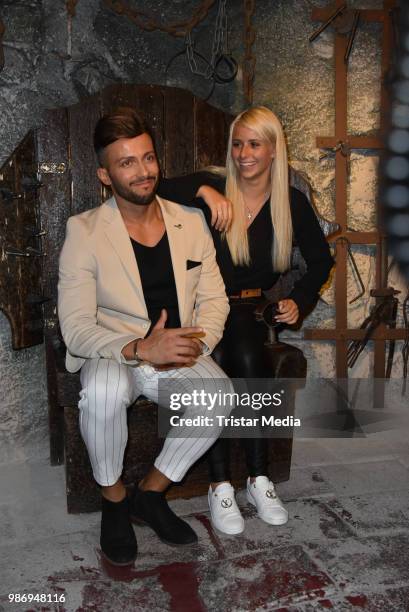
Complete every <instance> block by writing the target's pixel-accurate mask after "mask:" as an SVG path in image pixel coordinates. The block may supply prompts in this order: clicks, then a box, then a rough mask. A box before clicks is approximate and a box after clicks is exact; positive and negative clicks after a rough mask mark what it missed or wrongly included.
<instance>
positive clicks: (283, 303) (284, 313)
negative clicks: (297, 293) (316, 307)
mask: <svg viewBox="0 0 409 612" xmlns="http://www.w3.org/2000/svg"><path fill="white" fill-rule="evenodd" d="M278 310H279V312H280V314H278V315H276V316H275V319H276V321H279V322H280V323H288V324H289V325H291V324H292V323H296V322H297V321H298V317H299V316H300V313H299V310H298V306H297V304H296V303H295V302H294V300H280V301H279V302H278Z"/></svg>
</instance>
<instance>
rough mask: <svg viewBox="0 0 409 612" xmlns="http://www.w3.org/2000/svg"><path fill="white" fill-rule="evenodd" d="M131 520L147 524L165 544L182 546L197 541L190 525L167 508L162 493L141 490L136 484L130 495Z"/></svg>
mask: <svg viewBox="0 0 409 612" xmlns="http://www.w3.org/2000/svg"><path fill="white" fill-rule="evenodd" d="M131 520H132V521H133V522H135V523H141V522H142V523H146V524H147V525H149V527H151V528H152V529H153V530H154V532H155V533H156V534H157V536H158V537H159V539H160V540H162V542H165V544H171V545H174V546H183V545H186V544H193V543H195V542H197V535H196V534H195V532H194V531H193V529H192V528H191V527H190V525H188V524H187V523H186V521H182V519H180V518H179V517H178V516H176V514H175V513H174V512H173V511H172V510H171V509H170V508H169V506H168V502H167V501H166V498H165V494H164V493H159V492H158V491H141V489H139V488H138V487H137V486H136V487H135V488H134V491H133V494H132V497H131Z"/></svg>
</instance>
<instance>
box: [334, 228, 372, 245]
mask: <svg viewBox="0 0 409 612" xmlns="http://www.w3.org/2000/svg"><path fill="white" fill-rule="evenodd" d="M342 237H344V238H347V239H348V240H349V242H350V243H351V244H378V243H379V240H380V237H379V232H378V231H374V232H348V231H346V232H343V231H342V230H341V231H340V232H339V233H336V234H333V235H332V236H330V237H329V238H328V242H329V243H330V244H333V243H335V241H336V240H337V238H342Z"/></svg>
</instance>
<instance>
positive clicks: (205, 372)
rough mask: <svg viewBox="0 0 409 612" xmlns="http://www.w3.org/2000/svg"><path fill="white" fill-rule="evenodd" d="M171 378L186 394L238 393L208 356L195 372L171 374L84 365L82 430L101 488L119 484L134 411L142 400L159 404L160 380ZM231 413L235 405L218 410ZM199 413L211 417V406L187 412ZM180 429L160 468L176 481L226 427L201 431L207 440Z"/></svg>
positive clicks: (107, 363)
mask: <svg viewBox="0 0 409 612" xmlns="http://www.w3.org/2000/svg"><path fill="white" fill-rule="evenodd" d="M166 378H172V379H180V392H181V393H191V392H192V391H193V390H198V391H200V390H201V389H203V390H204V391H205V392H207V393H217V392H218V391H221V392H222V393H232V392H234V389H233V386H232V383H231V381H230V379H229V378H227V376H226V374H225V373H224V372H223V370H221V369H220V368H219V366H218V365H217V364H216V362H215V361H213V359H212V358H211V357H208V356H200V357H199V358H198V360H197V362H196V363H195V365H194V366H193V367H190V368H177V369H172V370H165V371H158V370H155V369H154V368H153V367H152V366H149V365H142V366H139V367H136V368H135V367H130V366H127V365H125V364H123V365H122V364H119V363H117V362H116V361H113V360H111V359H88V360H87V361H86V362H85V364H84V365H83V366H82V368H81V385H82V390H81V392H80V401H79V403H78V408H79V411H80V429H81V435H82V437H83V440H84V442H85V444H86V447H87V450H88V454H89V457H90V461H91V465H92V470H93V474H94V478H95V480H96V481H97V482H98V483H99V484H100V485H101V486H110V485H113V484H115V483H116V482H117V480H118V479H119V478H120V477H121V474H122V468H123V457H124V452H125V447H126V443H127V441H128V427H127V419H126V411H127V408H128V406H130V405H131V404H133V402H134V401H135V400H136V399H137V398H138V397H139V396H140V395H144V396H145V397H147V398H148V399H149V400H152V401H154V402H157V401H158V380H159V379H166ZM199 381H200V383H199ZM216 381H217V383H216ZM223 387H224V388H223ZM230 411H231V407H230V406H226V407H225V408H224V407H220V408H219V407H218V414H225V415H227V414H228V413H229V412H230ZM198 414H203V415H205V414H207V415H208V411H207V409H206V407H192V408H190V407H187V408H186V411H185V413H184V415H183V416H184V417H194V416H197V415H198ZM177 429H178V434H177V435H178V437H172V436H171V435H168V437H167V438H166V439H165V442H164V445H163V448H162V450H161V452H160V454H159V456H158V457H157V458H156V461H155V463H154V465H155V467H156V468H157V469H158V470H159V471H160V472H162V473H163V474H164V475H165V476H166V477H167V478H169V480H172V481H173V482H178V481H180V480H182V478H183V477H184V475H185V474H186V472H187V471H188V469H189V468H190V467H191V466H192V465H193V464H194V463H195V462H196V461H197V460H198V459H199V458H200V457H201V456H202V455H203V454H204V453H205V452H206V451H207V450H208V449H209V448H210V447H211V446H212V444H214V442H215V441H216V439H217V437H218V436H219V435H220V433H221V428H216V427H215V428H211V429H209V428H201V430H200V429H199V433H200V434H201V436H199V437H192V435H191V434H192V428H189V431H186V436H185V437H183V429H182V428H179V427H178V428H177ZM171 432H172V430H171V431H170V433H171Z"/></svg>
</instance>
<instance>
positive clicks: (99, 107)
mask: <svg viewBox="0 0 409 612" xmlns="http://www.w3.org/2000/svg"><path fill="white" fill-rule="evenodd" d="M120 105H122V106H124V105H132V106H135V107H136V108H137V109H138V110H140V111H141V113H142V114H144V115H145V117H146V118H147V120H148V122H149V123H150V125H151V126H152V129H153V133H154V136H155V140H156V146H157V152H158V156H159V161H160V165H161V168H162V172H163V174H164V175H165V176H168V177H169V176H176V175H181V174H187V173H190V172H193V171H194V170H198V169H200V168H203V167H206V166H208V165H210V164H215V165H224V162H225V152H226V151H225V147H226V143H227V137H228V127H229V124H230V121H231V119H232V117H231V116H230V115H228V114H226V113H223V112H222V111H220V110H218V109H216V108H213V107H211V106H210V105H208V104H207V103H205V102H203V101H201V100H199V99H197V98H195V97H194V96H193V95H192V94H191V93H189V92H186V91H183V90H179V89H175V88H167V87H160V86H146V85H143V86H139V85H125V84H123V85H114V86H111V87H109V88H107V89H105V90H104V91H102V92H100V93H99V94H97V95H95V96H92V97H90V98H87V99H85V100H83V101H81V102H80V103H78V104H76V105H74V106H71V107H69V108H66V109H57V110H53V111H49V112H48V113H47V117H46V121H45V123H44V126H43V127H41V128H40V129H38V130H37V131H36V132H35V134H34V137H35V147H32V151H31V153H30V155H28V157H27V154H26V158H27V159H28V161H29V163H30V164H31V166H33V163H34V166H35V168H36V171H38V172H39V175H40V176H41V186H39V185H38V186H37V187H36V188H35V189H34V190H32V193H35V196H36V205H37V207H38V215H37V216H36V215H34V217H33V219H31V221H30V223H31V224H34V225H37V229H38V230H39V233H41V234H44V235H42V237H41V239H40V238H36V240H37V241H40V240H41V244H40V242H38V244H37V243H36V244H35V245H34V246H35V247H36V248H37V250H41V247H42V251H43V252H44V253H45V254H46V256H44V257H42V258H41V261H42V266H39V265H38V259H39V258H38V259H37V260H35V261H36V262H37V263H36V265H37V267H36V274H37V276H36V278H37V277H38V278H39V280H38V278H37V280H38V282H37V281H36V282H37V285H38V287H37V286H36V287H37V288H36V292H37V294H40V295H38V296H37V302H36V303H35V304H34V302H32V306H31V311H30V312H28V314H27V312H26V313H25V319H24V320H25V322H26V323H27V321H26V320H28V319H30V316H31V317H32V318H33V317H35V318H36V319H35V320H36V321H37V328H38V327H39V325H38V321H40V323H41V325H40V328H41V327H43V329H44V341H45V347H46V361H47V385H48V398H49V425H50V458H51V463H52V464H53V465H58V464H61V463H63V462H64V458H65V466H66V479H67V480H66V483H67V506H68V511H69V512H73V513H74V512H86V511H92V510H96V509H97V508H98V507H99V499H100V494H99V491H98V487H97V485H96V484H95V481H94V480H93V477H92V472H91V467H90V463H89V460H88V455H87V452H86V449H85V445H84V443H83V441H82V439H81V436H80V433H79V427H78V410H77V402H78V393H79V390H80V382H79V375H78V374H70V373H68V372H67V371H66V370H65V366H64V356H65V347H64V344H63V342H62V339H61V337H60V334H59V326H58V318H57V312H56V303H57V280H58V257H59V253H60V250H61V247H62V244H63V241H64V236H65V226H66V221H67V219H68V217H69V216H71V215H74V214H77V213H80V212H82V211H83V210H87V209H89V208H92V207H95V206H98V205H99V204H100V203H101V202H102V201H103V200H104V199H106V197H107V194H106V193H104V190H103V188H102V187H101V185H100V183H99V181H98V180H97V177H96V174H95V169H96V165H95V159H94V153H93V149H92V136H93V130H94V126H95V123H96V121H97V120H98V118H99V117H100V116H101V115H102V114H104V113H106V112H109V111H110V110H111V109H113V108H115V107H117V106H120ZM30 138H31V141H33V136H32V135H31V136H30ZM31 141H30V142H31ZM34 149H35V155H36V157H37V159H33V156H34ZM20 157H21V156H20ZM23 157H24V156H23ZM16 159H17V158H16ZM31 166H30V167H31ZM20 174H21V173H19V172H17V171H16V172H15V177H14V179H13V180H12V179H10V180H8V182H6V183H4V185H5V187H6V188H7V189H8V190H9V191H10V188H11V187H12V188H13V189H16V184H17V183H16V181H17V179H18V177H20ZM7 176H8V175H7ZM30 176H31V177H32V180H34V179H35V177H36V176H37V174H36V173H33V171H31V175H30ZM16 177H17V178H16ZM13 181H14V182H13ZM13 185H14V187H13ZM0 186H1V183H0ZM17 188H18V186H17ZM21 188H22V189H23V186H22V187H21ZM0 195H1V194H0ZM24 197H25V196H24ZM27 199H28V200H29V198H28V196H27ZM31 207H32V208H33V204H32V203H31ZM38 218H40V219H41V227H40V224H39V222H38ZM0 239H1V234H0ZM33 265H34V264H32V266H33ZM31 277H32V278H34V277H33V274H32V272H31ZM27 278H30V270H28V271H27ZM27 282H28V281H27ZM41 288H42V291H41ZM0 289H1V286H0ZM22 291H24V289H23V288H22V289H21V290H20V295H21V292H22ZM1 297H2V294H1V292H0V298H1ZM3 302H4V303H3ZM3 302H2V303H0V306H1V307H2V308H3V309H4V307H5V304H6V297H4V299H3ZM42 303H43V308H44V321H43V324H42V321H41V304H42ZM33 304H34V305H33ZM12 310H13V308H12V307H10V311H12ZM30 313H31V314H30ZM33 313H34V314H33ZM39 313H40V314H39ZM31 325H32V324H31ZM23 327H24V326H23V325H20V328H21V329H23ZM17 328H18V326H17ZM29 328H30V323H27V324H26V327H25V328H24V329H26V330H27V329H29ZM27 333H28V332H27ZM27 333H26V336H27ZM42 333H43V330H42V329H40V331H38V330H37V334H33V333H32V337H31V340H30V338H29V339H28V340H27V341H26V344H25V346H30V342H31V344H35V343H36V342H37V343H38V342H41V339H42ZM21 335H23V336H24V334H21V333H20V336H21ZM27 337H28V336H27ZM33 338H34V340H33ZM20 346H24V344H21V343H20ZM16 348H17V346H16ZM272 360H273V363H274V367H273V370H274V375H275V377H291V376H292V377H296V378H305V375H306V360H305V358H304V356H303V354H302V351H300V350H299V349H297V348H295V347H292V346H290V345H282V346H281V347H280V349H279V350H277V351H276V353H275V354H274V355H273V357H272ZM128 427H129V443H128V447H127V451H126V455H125V464H124V481H125V482H126V483H132V482H135V481H136V480H138V479H140V478H141V477H142V476H143V474H144V473H145V472H146V470H147V468H148V466H149V465H151V464H152V461H153V459H154V457H155V456H156V454H157V453H158V450H159V449H160V446H161V444H162V441H161V440H160V439H158V436H157V422H156V406H155V405H153V404H152V403H150V402H148V401H146V400H139V401H137V402H136V403H135V404H134V405H133V406H132V407H131V408H130V409H129V411H128ZM291 449H292V440H291V439H283V440H275V441H274V444H272V445H271V453H270V455H271V472H272V477H273V479H274V480H275V481H276V482H279V481H283V480H287V479H288V478H289V473H290V465H291ZM231 455H232V456H231V465H232V472H233V481H234V482H235V484H239V485H242V484H243V482H244V478H245V475H246V470H245V465H244V460H243V453H242V452H241V449H240V446H239V445H238V443H237V441H234V442H233V444H231ZM207 488H208V473H207V465H206V461H205V458H202V460H201V461H200V462H198V463H197V464H196V465H195V466H194V467H193V468H192V470H191V471H190V472H189V474H188V475H187V477H186V479H185V481H184V482H183V483H182V484H181V485H177V486H174V487H172V488H171V490H170V492H169V496H170V497H180V496H183V497H190V496H193V495H198V494H203V493H205V492H206V491H207Z"/></svg>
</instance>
